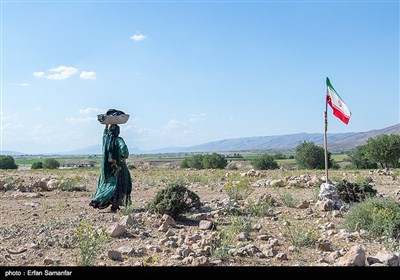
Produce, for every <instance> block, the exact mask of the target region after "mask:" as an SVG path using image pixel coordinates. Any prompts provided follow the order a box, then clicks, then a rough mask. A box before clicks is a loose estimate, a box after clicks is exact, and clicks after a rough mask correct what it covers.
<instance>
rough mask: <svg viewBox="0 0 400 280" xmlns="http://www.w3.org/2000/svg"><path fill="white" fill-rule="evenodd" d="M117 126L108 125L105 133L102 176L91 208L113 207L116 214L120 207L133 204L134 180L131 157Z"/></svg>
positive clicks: (112, 209)
mask: <svg viewBox="0 0 400 280" xmlns="http://www.w3.org/2000/svg"><path fill="white" fill-rule="evenodd" d="M119 132H120V128H119V126H118V125H117V124H111V125H110V126H109V125H108V124H106V127H105V129H104V132H103V148H102V151H103V158H102V162H101V174H100V177H99V180H98V183H97V189H96V192H95V193H94V194H93V196H92V201H91V202H90V203H89V205H90V206H92V207H94V208H98V209H105V208H107V207H108V206H110V205H111V211H113V212H115V211H117V210H118V209H119V206H128V205H130V204H131V192H132V179H131V175H130V172H129V169H128V166H127V164H126V159H127V158H128V157H129V151H128V147H127V146H126V144H125V141H124V139H123V138H122V137H119Z"/></svg>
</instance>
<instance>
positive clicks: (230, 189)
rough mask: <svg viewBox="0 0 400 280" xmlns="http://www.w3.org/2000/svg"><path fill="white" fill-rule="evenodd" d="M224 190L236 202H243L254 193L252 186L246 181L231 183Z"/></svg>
mask: <svg viewBox="0 0 400 280" xmlns="http://www.w3.org/2000/svg"><path fill="white" fill-rule="evenodd" d="M224 190H225V191H226V193H227V194H228V196H229V198H230V199H232V200H235V201H238V200H243V199H245V198H247V197H248V196H249V195H250V194H251V193H252V192H253V188H252V187H251V186H250V184H248V183H247V182H244V181H229V182H227V183H226V184H225V185H224Z"/></svg>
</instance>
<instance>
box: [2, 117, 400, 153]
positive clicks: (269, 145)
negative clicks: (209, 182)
mask: <svg viewBox="0 0 400 280" xmlns="http://www.w3.org/2000/svg"><path fill="white" fill-rule="evenodd" d="M381 134H397V135H400V124H395V125H392V126H389V127H386V128H382V129H375V130H369V131H365V132H347V133H328V134H327V137H328V146H329V150H330V151H339V150H350V149H353V148H355V147H356V146H359V145H363V144H365V143H366V141H367V139H368V138H370V137H375V136H378V135H381ZM303 141H307V142H314V143H315V144H316V145H321V146H322V145H323V141H324V134H323V133H296V134H285V135H274V136H254V137H242V138H234V139H225V140H219V141H213V142H208V143H204V144H200V145H195V146H191V147H166V148H161V149H157V150H147V151H144V150H141V149H138V148H136V147H129V152H130V153H131V154H166V153H194V152H199V153H206V152H239V151H262V150H274V151H285V150H293V149H294V148H296V147H297V146H298V145H299V144H300V143H301V142H303ZM55 154H60V155H99V154H101V145H94V146H89V147H86V148H82V149H77V150H72V151H67V152H60V153H55ZM3 155H25V153H21V152H15V151H3Z"/></svg>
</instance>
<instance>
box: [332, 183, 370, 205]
mask: <svg viewBox="0 0 400 280" xmlns="http://www.w3.org/2000/svg"><path fill="white" fill-rule="evenodd" d="M336 188H337V191H338V196H339V199H341V200H343V201H344V202H346V203H353V202H361V201H364V200H365V199H366V198H368V197H373V196H376V193H377V191H376V190H375V189H374V188H373V186H372V185H370V182H363V183H362V184H361V185H358V184H357V183H350V182H348V181H346V180H341V181H340V182H338V183H337V184H336Z"/></svg>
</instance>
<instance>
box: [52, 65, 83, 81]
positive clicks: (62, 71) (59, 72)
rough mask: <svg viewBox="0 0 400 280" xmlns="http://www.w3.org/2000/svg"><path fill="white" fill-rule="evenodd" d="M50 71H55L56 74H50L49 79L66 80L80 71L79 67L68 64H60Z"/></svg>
mask: <svg viewBox="0 0 400 280" xmlns="http://www.w3.org/2000/svg"><path fill="white" fill-rule="evenodd" d="M49 71H51V72H54V74H51V75H48V76H47V79H49V80H65V79H68V78H69V77H71V76H72V75H74V74H76V73H77V72H78V69H76V68H75V67H68V66H58V67H56V68H52V69H50V70H49Z"/></svg>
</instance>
